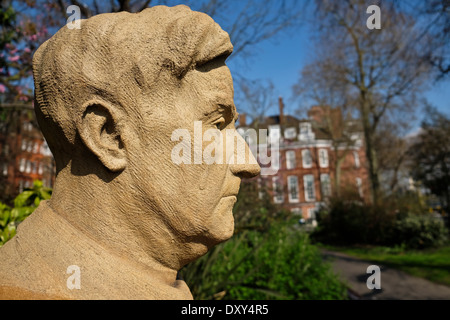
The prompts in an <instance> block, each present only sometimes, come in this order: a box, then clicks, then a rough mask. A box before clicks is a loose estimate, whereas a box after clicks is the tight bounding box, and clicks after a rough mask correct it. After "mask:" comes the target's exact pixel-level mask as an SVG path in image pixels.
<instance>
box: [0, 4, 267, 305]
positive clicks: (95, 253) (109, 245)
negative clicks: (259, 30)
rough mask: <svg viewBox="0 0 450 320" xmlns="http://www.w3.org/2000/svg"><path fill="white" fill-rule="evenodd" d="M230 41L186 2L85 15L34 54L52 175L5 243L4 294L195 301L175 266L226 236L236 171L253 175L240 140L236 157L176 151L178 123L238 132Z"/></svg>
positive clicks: (1, 252) (0, 283) (1, 262)
mask: <svg viewBox="0 0 450 320" xmlns="http://www.w3.org/2000/svg"><path fill="white" fill-rule="evenodd" d="M232 50H233V47H232V45H231V43H230V40H229V36H228V34H227V33H226V32H225V31H223V30H222V29H221V28H220V27H219V26H218V25H217V24H216V23H215V22H214V21H213V20H212V19H211V18H210V17H209V16H207V15H206V14H203V13H199V12H194V11H191V10H190V9H189V8H188V7H186V6H176V7H172V8H170V7H165V6H156V7H152V8H149V9H146V10H144V11H142V12H140V13H135V14H131V13H127V12H120V13H114V14H101V15H98V16H94V17H92V18H90V19H87V20H81V26H80V28H79V29H69V28H67V27H63V28H62V29H61V30H59V31H58V32H57V33H56V34H55V35H54V36H53V37H52V38H51V39H49V40H48V41H47V42H45V43H44V44H43V45H42V46H41V47H40V48H39V49H38V50H37V52H36V53H35V55H34V58H33V74H34V81H35V112H36V117H37V120H38V122H39V125H40V127H41V130H42V132H43V134H44V136H45V138H46V140H47V142H48V145H49V146H50V149H51V150H52V152H53V155H54V158H55V161H56V167H57V176H56V182H55V187H54V190H53V195H52V198H51V200H48V201H43V202H41V204H40V206H39V207H38V208H37V209H36V210H35V212H33V213H32V214H31V216H30V217H28V218H27V219H26V220H25V221H24V222H22V223H21V225H20V226H19V228H18V232H17V235H16V236H15V237H14V238H13V239H11V240H10V241H9V242H8V243H6V244H5V245H4V246H3V247H2V248H0V298H3V299H192V295H191V293H190V290H189V288H188V286H187V285H186V283H185V282H184V281H182V280H180V279H177V272H178V271H179V270H180V269H181V268H182V267H183V266H185V265H186V264H188V263H189V262H192V261H194V260H195V259H197V258H199V257H200V256H202V255H204V254H205V253H206V252H207V251H208V249H210V248H211V247H212V246H214V245H216V244H218V243H220V242H222V241H225V240H227V239H229V238H230V237H231V236H232V234H233V230H234V220H233V215H232V208H233V205H234V203H235V201H236V197H235V196H236V194H237V192H238V190H239V185H240V181H241V178H243V177H253V176H255V175H257V174H259V171H260V167H259V166H258V165H257V164H256V161H250V160H254V158H253V156H252V155H251V152H250V151H249V148H248V146H247V145H246V144H245V146H246V149H245V150H246V151H245V154H246V159H247V158H248V159H250V158H252V159H250V160H248V161H244V162H243V163H242V162H240V164H237V163H238V162H237V161H236V162H232V161H231V162H230V163H228V162H227V163H225V162H224V163H222V164H220V163H213V164H207V163H205V162H204V161H201V162H200V163H184V162H183V163H175V162H174V161H173V159H172V151H173V148H174V145H176V144H177V143H178V142H176V141H174V139H173V138H172V133H173V132H174V131H175V130H177V129H180V128H182V129H185V130H187V132H189V133H192V132H193V131H194V130H193V127H194V123H195V122H197V123H198V122H201V124H202V130H207V129H208V128H215V129H216V130H225V129H226V130H231V131H233V130H234V131H236V130H235V126H234V122H235V120H236V116H237V113H236V109H235V106H234V102H233V83H232V78H231V74H230V71H229V69H228V67H227V66H226V65H225V60H226V58H227V57H228V56H229V55H230V54H231V52H232ZM239 138H240V137H238V138H237V139H239ZM241 139H242V138H241ZM183 143H187V144H189V143H190V144H191V145H194V144H195V142H194V141H189V140H186V141H183ZM221 145H223V146H224V147H225V146H228V142H227V143H225V144H221ZM207 147H208V144H207V143H206V142H202V143H201V144H200V146H198V145H197V146H195V145H194V147H193V148H192V150H193V153H196V152H201V151H202V150H204V149H205V148H207ZM233 148H234V147H233ZM227 154H228V153H227ZM233 156H234V155H233ZM72 270H74V273H73V274H72V273H71V271H72ZM74 276H77V277H76V278H73V279H75V280H73V279H72V280H73V283H72V284H74V285H72V286H70V285H69V284H70V281H72V280H71V279H70V277H74ZM69 280H70V281H69ZM77 281H78V283H77Z"/></svg>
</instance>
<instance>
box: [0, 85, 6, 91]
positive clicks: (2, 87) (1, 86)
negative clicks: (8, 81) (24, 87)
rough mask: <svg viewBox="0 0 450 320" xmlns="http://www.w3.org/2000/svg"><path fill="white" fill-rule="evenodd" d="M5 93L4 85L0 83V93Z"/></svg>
mask: <svg viewBox="0 0 450 320" xmlns="http://www.w3.org/2000/svg"><path fill="white" fill-rule="evenodd" d="M5 91H6V87H5V85H3V84H1V83H0V93H4V92H5Z"/></svg>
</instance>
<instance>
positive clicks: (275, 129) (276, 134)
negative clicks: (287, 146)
mask: <svg viewBox="0 0 450 320" xmlns="http://www.w3.org/2000/svg"><path fill="white" fill-rule="evenodd" d="M280 139H281V129H280V126H279V125H278V124H275V125H271V126H269V140H270V143H271V144H272V143H274V141H276V140H278V142H279V141H280Z"/></svg>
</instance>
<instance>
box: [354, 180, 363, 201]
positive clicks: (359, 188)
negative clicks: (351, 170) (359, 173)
mask: <svg viewBox="0 0 450 320" xmlns="http://www.w3.org/2000/svg"><path fill="white" fill-rule="evenodd" d="M356 187H357V188H358V193H359V196H360V197H361V198H363V197H364V192H363V188H362V179H361V178H360V177H356Z"/></svg>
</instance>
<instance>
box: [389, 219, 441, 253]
mask: <svg viewBox="0 0 450 320" xmlns="http://www.w3.org/2000/svg"><path fill="white" fill-rule="evenodd" d="M393 229H394V230H393V233H392V236H393V239H392V240H391V241H392V242H394V243H403V244H404V245H405V246H406V247H407V248H411V249H424V248H429V247H438V246H441V245H443V244H445V242H446V241H447V239H448V232H447V229H446V227H445V225H444V222H443V221H442V220H440V219H438V218H435V217H433V216H430V215H428V214H427V215H425V214H423V215H413V214H409V215H406V216H404V217H402V218H401V219H398V220H397V221H396V223H395V226H394V228H393Z"/></svg>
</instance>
